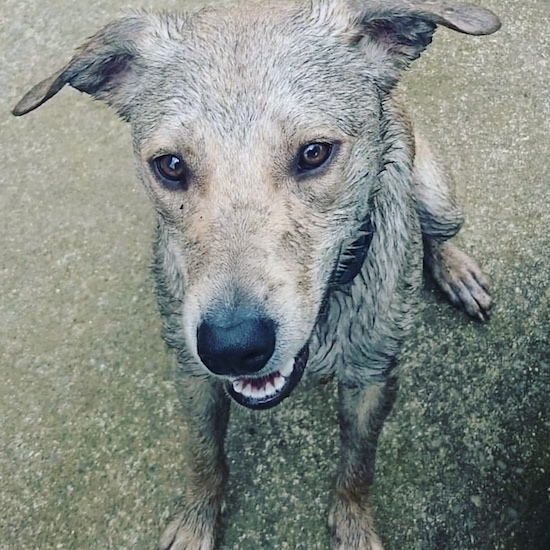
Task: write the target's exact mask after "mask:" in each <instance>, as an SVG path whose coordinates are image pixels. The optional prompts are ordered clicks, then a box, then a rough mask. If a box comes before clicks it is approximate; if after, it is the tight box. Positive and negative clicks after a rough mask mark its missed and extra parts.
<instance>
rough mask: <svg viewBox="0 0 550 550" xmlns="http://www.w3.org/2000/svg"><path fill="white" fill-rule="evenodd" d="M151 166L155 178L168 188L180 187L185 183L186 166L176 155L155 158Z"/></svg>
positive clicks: (186, 175)
mask: <svg viewBox="0 0 550 550" xmlns="http://www.w3.org/2000/svg"><path fill="white" fill-rule="evenodd" d="M152 164H153V169H154V172H155V173H156V175H157V177H159V178H160V179H161V180H162V182H163V183H164V184H165V185H167V186H168V187H181V186H182V185H185V184H186V183H187V177H188V170H187V166H186V165H185V162H184V161H183V160H182V159H181V158H180V157H178V156H177V155H163V156H161V157H157V158H156V159H153V162H152Z"/></svg>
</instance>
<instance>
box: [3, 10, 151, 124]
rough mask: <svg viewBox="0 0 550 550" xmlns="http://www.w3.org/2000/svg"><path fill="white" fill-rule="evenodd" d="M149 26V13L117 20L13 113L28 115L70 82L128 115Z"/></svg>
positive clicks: (20, 102)
mask: <svg viewBox="0 0 550 550" xmlns="http://www.w3.org/2000/svg"><path fill="white" fill-rule="evenodd" d="M149 27H150V19H149V18H148V17H147V16H146V15H145V14H137V13H136V14H131V15H127V16H124V17H122V18H120V19H118V20H116V21H113V22H112V23H110V24H109V25H107V26H106V27H105V28H104V29H102V30H101V31H99V32H98V33H97V34H95V35H94V36H93V37H92V38H90V39H89V40H88V42H86V43H85V44H83V45H82V46H81V47H80V48H79V49H78V50H77V53H76V54H75V55H74V57H73V58H72V59H71V61H69V63H68V64H67V65H66V66H65V67H64V68H63V69H61V70H60V71H59V72H57V73H55V74H54V75H52V76H51V77H50V78H47V79H46V80H43V81H42V82H40V83H39V84H37V85H36V86H34V88H32V89H31V90H30V91H29V92H27V93H26V94H25V96H24V97H23V98H22V99H21V101H19V103H18V104H17V105H16V106H15V108H14V109H13V111H12V112H13V114H14V115H16V116H20V115H24V114H26V113H28V112H29V111H32V110H33V109H36V108H37V107H40V105H42V104H43V103H45V102H46V101H48V99H50V98H51V97H53V96H54V95H55V94H56V93H57V92H59V90H61V88H63V86H65V84H69V85H70V86H72V87H73V88H76V89H77V90H80V91H81V92H85V93H87V94H90V95H91V96H93V97H95V98H97V99H101V100H103V101H105V102H106V103H107V104H109V105H111V106H113V107H114V108H115V109H117V110H118V112H119V113H120V115H121V116H122V117H123V118H126V117H127V114H128V113H127V108H128V106H129V105H130V103H131V99H132V97H133V95H134V94H135V92H136V90H135V89H134V88H133V87H132V86H131V85H129V83H130V82H131V81H132V78H133V77H134V76H135V72H136V65H137V60H138V58H139V47H138V46H139V42H140V41H141V40H142V38H143V35H144V34H145V33H146V32H147V29H148V28H149Z"/></svg>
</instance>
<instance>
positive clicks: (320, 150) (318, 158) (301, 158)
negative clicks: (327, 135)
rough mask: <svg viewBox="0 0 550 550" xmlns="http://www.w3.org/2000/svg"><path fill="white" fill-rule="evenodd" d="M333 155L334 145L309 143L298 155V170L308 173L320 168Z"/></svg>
mask: <svg viewBox="0 0 550 550" xmlns="http://www.w3.org/2000/svg"><path fill="white" fill-rule="evenodd" d="M331 153H332V144H330V143H324V142H319V143H317V142H315V143H308V144H307V145H304V146H303V147H302V148H301V149H300V151H299V153H298V170H299V171H301V172H306V171H308V170H315V169H316V168H320V167H321V166H323V164H325V162H327V161H328V160H329V158H330V154H331Z"/></svg>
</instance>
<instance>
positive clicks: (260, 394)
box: [250, 387, 265, 399]
mask: <svg viewBox="0 0 550 550" xmlns="http://www.w3.org/2000/svg"><path fill="white" fill-rule="evenodd" d="M251 390H252V391H251V395H250V397H252V398H253V399H263V398H264V397H265V388H253V387H251Z"/></svg>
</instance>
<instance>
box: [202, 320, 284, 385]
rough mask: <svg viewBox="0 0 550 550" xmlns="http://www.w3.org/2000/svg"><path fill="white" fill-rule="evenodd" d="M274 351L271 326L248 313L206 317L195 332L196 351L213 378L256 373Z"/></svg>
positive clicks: (273, 326)
mask: <svg viewBox="0 0 550 550" xmlns="http://www.w3.org/2000/svg"><path fill="white" fill-rule="evenodd" d="M274 350H275V323H274V322H273V321H272V320H271V319H268V318H265V317H259V316H257V314H255V313H253V312H251V311H248V310H237V311H235V312H233V313H232V314H231V316H229V318H228V316H227V315H223V316H222V315H210V316H208V317H207V318H206V319H205V320H204V321H203V322H202V323H201V325H200V326H199V328H198V331H197V351H198V354H199V357H200V358H201V361H202V362H203V364H204V365H205V366H206V367H207V368H208V369H209V370H210V371H212V372H213V373H215V374H222V375H223V374H226V375H245V374H253V373H256V372H259V371H260V370H261V369H262V368H263V367H264V366H265V365H266V364H267V362H268V361H269V359H270V358H271V356H272V355H273V351H274Z"/></svg>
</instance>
